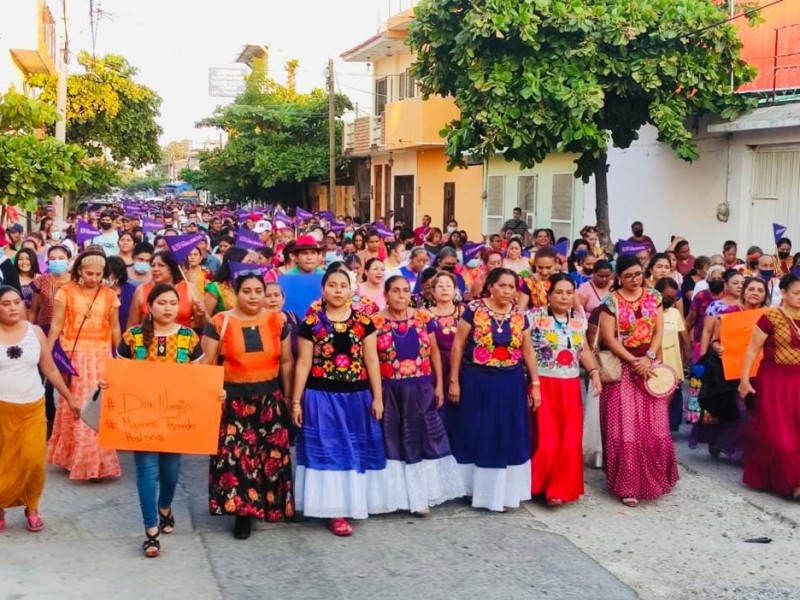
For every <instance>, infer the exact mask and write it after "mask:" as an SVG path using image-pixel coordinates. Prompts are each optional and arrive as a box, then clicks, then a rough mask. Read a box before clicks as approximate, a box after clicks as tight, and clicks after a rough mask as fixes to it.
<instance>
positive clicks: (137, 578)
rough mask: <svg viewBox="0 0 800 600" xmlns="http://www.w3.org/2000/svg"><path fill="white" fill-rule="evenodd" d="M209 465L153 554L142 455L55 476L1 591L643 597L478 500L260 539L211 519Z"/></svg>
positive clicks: (201, 599)
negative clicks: (93, 471) (141, 485)
mask: <svg viewBox="0 0 800 600" xmlns="http://www.w3.org/2000/svg"><path fill="white" fill-rule="evenodd" d="M207 465H208V462H207V460H206V459H204V458H201V457H186V458H185V459H184V464H183V470H182V484H181V486H180V487H179V490H178V495H177V497H176V501H175V503H174V505H173V509H174V511H175V516H176V521H177V525H176V532H175V533H174V534H172V535H169V536H164V535H162V536H161V539H162V554H161V557H160V558H157V559H146V558H144V557H143V555H142V552H141V549H140V545H141V542H142V540H143V539H144V538H143V533H142V526H141V517H140V514H139V508H138V499H137V496H136V488H135V485H134V469H133V461H132V460H131V456H130V455H129V454H127V453H124V454H123V477H122V479H121V480H119V481H108V482H103V483H98V484H90V483H74V482H70V481H69V480H68V479H67V478H66V475H65V474H64V473H63V472H61V471H58V470H51V471H50V472H49V479H48V482H47V487H46V488H45V496H44V501H43V504H42V516H43V518H44V519H45V522H46V523H47V528H46V529H45V531H43V532H42V533H39V534H30V533H28V532H27V531H25V529H24V517H23V516H22V511H21V510H19V509H14V510H9V511H7V517H6V519H7V526H6V532H5V533H3V534H0V553H1V554H0V556H2V558H1V559H0V599H3V600H4V599H9V600H10V599H12V598H13V599H15V600H16V599H25V600H38V599H40V598H59V599H73V598H74V599H76V600H77V599H80V600H87V599H93V598H106V597H113V598H114V599H115V600H127V599H129V598H130V599H137V600H139V599H141V598H191V600H207V599H208V600H211V599H217V598H225V599H229V598H248V599H255V598H270V599H271V600H272V599H274V600H279V599H280V600H284V599H288V600H294V599H305V598H325V599H326V600H338V599H342V600H345V599H347V600H360V599H362V598H364V599H367V598H369V599H370V600H373V599H380V600H387V599H395V598H425V599H426V600H438V599H442V600H444V599H451V598H459V599H473V598H474V599H476V600H477V599H481V600H491V599H494V598H497V599H501V598H502V599H503V600H506V599H517V598H519V599H526V600H529V599H536V598H558V599H561V598H581V599H582V598H586V599H591V600H606V599H608V600H626V599H628V598H631V599H632V598H636V597H637V595H636V594H635V593H634V592H633V591H632V590H631V589H630V588H629V587H627V586H626V585H624V584H622V583H621V582H620V581H619V580H618V579H616V577H614V576H613V575H611V574H610V573H609V572H608V571H607V570H606V569H604V568H603V567H601V566H600V565H599V564H598V563H597V562H595V561H594V560H592V559H591V558H590V557H589V556H588V555H586V554H584V553H583V552H582V551H581V550H579V549H578V548H577V547H576V546H574V545H573V544H572V543H571V542H569V541H568V540H567V539H566V538H564V537H562V536H560V535H555V534H553V533H549V532H547V531H546V529H547V528H546V526H544V525H543V524H542V523H541V522H540V521H538V520H537V519H536V518H534V516H533V515H532V514H531V511H530V510H528V509H526V508H521V509H518V510H515V511H510V512H508V513H506V514H493V513H489V512H487V511H477V510H473V509H472V508H471V507H469V506H467V505H466V504H465V502H460V501H459V502H451V503H449V504H447V505H445V506H442V507H438V508H436V509H435V510H434V511H433V515H432V516H431V517H429V518H425V519H419V518H415V517H410V516H409V515H408V514H407V513H406V514H396V515H388V516H381V517H374V518H370V519H369V520H367V521H363V522H356V523H355V525H354V529H355V534H354V535H353V537H351V538H336V537H334V536H332V535H331V534H330V533H329V532H328V530H327V529H326V528H325V527H324V524H323V523H322V522H321V521H316V520H309V521H306V522H302V523H291V524H278V525H259V526H257V527H255V528H254V531H253V536H252V537H251V538H250V539H249V540H247V541H237V540H234V539H233V536H232V535H231V533H230V528H231V527H232V519H230V518H222V517H211V516H210V515H209V514H208V509H207V504H206V501H207V500H206V499H207V496H206V481H207V476H208V473H207Z"/></svg>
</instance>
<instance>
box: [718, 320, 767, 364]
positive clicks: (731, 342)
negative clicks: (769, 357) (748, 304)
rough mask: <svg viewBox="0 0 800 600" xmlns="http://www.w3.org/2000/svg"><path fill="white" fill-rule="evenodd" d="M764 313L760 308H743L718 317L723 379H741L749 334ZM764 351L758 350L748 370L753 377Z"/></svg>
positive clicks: (750, 334)
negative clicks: (723, 370)
mask: <svg viewBox="0 0 800 600" xmlns="http://www.w3.org/2000/svg"><path fill="white" fill-rule="evenodd" d="M763 314H764V309H761V310H743V311H740V312H735V313H730V314H727V315H722V317H720V329H719V342H720V344H722V347H723V349H724V351H723V353H722V367H723V369H725V379H727V380H731V379H741V377H742V369H744V353H745V351H746V350H747V346H748V345H749V344H750V336H752V335H753V330H754V329H755V328H756V321H758V320H759V319H760V318H761V315H763ZM763 356H764V353H763V352H759V354H758V357H756V360H755V362H754V363H753V368H752V369H751V370H750V377H755V375H756V372H758V366H759V365H760V364H761V359H762V358H763Z"/></svg>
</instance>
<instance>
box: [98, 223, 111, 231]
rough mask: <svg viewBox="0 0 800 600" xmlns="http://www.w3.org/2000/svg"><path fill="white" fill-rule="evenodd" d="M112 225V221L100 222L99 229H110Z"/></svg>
mask: <svg viewBox="0 0 800 600" xmlns="http://www.w3.org/2000/svg"><path fill="white" fill-rule="evenodd" d="M112 225H113V223H100V229H102V230H103V231H108V230H109V229H111V227H112Z"/></svg>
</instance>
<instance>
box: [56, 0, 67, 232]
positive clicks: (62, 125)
mask: <svg viewBox="0 0 800 600" xmlns="http://www.w3.org/2000/svg"><path fill="white" fill-rule="evenodd" d="M61 40H62V42H63V43H62V45H61V61H60V64H59V66H58V83H57V84H56V112H58V121H57V122H56V140H58V141H59V142H61V143H62V144H63V143H65V142H66V141H67V79H68V78H69V72H68V69H69V33H68V32H67V0H61ZM53 208H55V212H56V225H57V226H59V227H60V226H61V225H62V223H64V218H65V216H66V206H65V200H64V198H62V197H61V196H55V197H54V198H53Z"/></svg>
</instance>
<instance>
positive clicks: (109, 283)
mask: <svg viewBox="0 0 800 600" xmlns="http://www.w3.org/2000/svg"><path fill="white" fill-rule="evenodd" d="M103 283H105V284H106V285H107V286H108V287H114V283H115V281H114V280H113V279H111V277H106V278H105V279H103Z"/></svg>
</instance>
